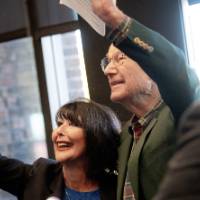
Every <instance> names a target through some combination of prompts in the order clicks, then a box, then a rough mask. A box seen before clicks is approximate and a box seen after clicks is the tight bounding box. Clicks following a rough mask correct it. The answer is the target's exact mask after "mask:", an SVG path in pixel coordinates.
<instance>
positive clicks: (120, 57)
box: [100, 51, 127, 72]
mask: <svg viewBox="0 0 200 200" xmlns="http://www.w3.org/2000/svg"><path fill="white" fill-rule="evenodd" d="M126 58H127V56H126V54H124V53H123V52H121V51H118V52H116V53H115V54H114V55H113V56H112V58H108V56H105V57H104V58H102V59H101V63H100V66H101V70H102V71H103V72H105V69H106V67H107V66H108V65H109V64H110V63H111V62H112V63H113V64H116V65H119V64H123V61H124V59H126Z"/></svg>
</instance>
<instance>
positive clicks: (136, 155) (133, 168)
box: [128, 118, 157, 199]
mask: <svg viewBox="0 0 200 200" xmlns="http://www.w3.org/2000/svg"><path fill="white" fill-rule="evenodd" d="M156 121H157V119H156V118H154V119H152V120H151V122H150V123H149V125H148V126H147V127H146V129H145V130H144V132H143V133H142V135H141V138H140V139H139V141H138V142H137V144H135V143H134V144H133V149H132V151H131V154H130V159H129V162H128V168H129V170H130V173H129V178H130V180H131V185H132V187H133V190H134V194H135V198H136V199H139V197H138V196H139V159H140V154H141V151H142V148H143V146H144V144H145V141H146V139H147V138H148V135H149V133H150V132H151V130H152V128H153V127H154V125H155V123H156Z"/></svg>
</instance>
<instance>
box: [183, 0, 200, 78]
mask: <svg viewBox="0 0 200 200" xmlns="http://www.w3.org/2000/svg"><path fill="white" fill-rule="evenodd" d="M189 2H190V4H189V3H188V0H182V8H183V16H184V27H185V35H186V44H187V50H188V59H189V63H190V65H191V66H193V67H194V68H195V71H196V72H197V74H198V76H199V77H200V56H199V52H200V37H199V36H200V26H199V18H200V1H199V0H196V1H194V0H193V1H192V0H190V1H189Z"/></svg>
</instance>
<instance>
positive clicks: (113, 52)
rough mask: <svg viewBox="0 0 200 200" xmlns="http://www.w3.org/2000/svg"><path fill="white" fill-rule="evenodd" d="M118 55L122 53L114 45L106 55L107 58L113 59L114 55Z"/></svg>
mask: <svg viewBox="0 0 200 200" xmlns="http://www.w3.org/2000/svg"><path fill="white" fill-rule="evenodd" d="M116 53H121V51H120V50H119V49H118V48H117V47H115V46H114V45H113V44H111V45H110V46H109V48H108V52H107V54H106V57H108V58H112V57H113V55H114V54H116Z"/></svg>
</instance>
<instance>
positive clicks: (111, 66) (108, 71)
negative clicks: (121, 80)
mask: <svg viewBox="0 0 200 200" xmlns="http://www.w3.org/2000/svg"><path fill="white" fill-rule="evenodd" d="M116 73H117V68H116V66H115V64H114V63H113V62H110V63H109V64H108V65H107V66H106V68H105V70H104V74H105V76H109V75H111V74H116Z"/></svg>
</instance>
